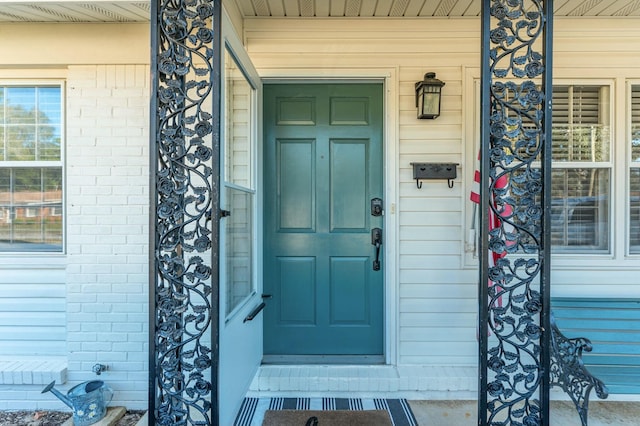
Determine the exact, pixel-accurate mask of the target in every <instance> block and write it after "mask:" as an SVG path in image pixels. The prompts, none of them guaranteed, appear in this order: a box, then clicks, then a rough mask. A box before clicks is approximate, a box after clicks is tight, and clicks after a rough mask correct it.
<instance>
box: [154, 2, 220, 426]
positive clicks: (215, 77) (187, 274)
mask: <svg viewBox="0 0 640 426" xmlns="http://www.w3.org/2000/svg"><path fill="white" fill-rule="evenodd" d="M220 22H221V5H220V1H219V0H152V1H151V52H152V58H151V114H150V116H151V123H150V124H151V132H150V135H151V137H150V138H151V148H150V154H151V165H150V166H151V167H150V178H151V179H150V182H151V183H150V195H151V205H150V209H151V210H150V239H151V241H150V284H151V289H150V304H149V311H150V326H149V334H150V339H149V341H150V347H149V417H150V418H149V424H153V425H171V426H175V425H217V424H218V380H217V378H218V318H219V315H218V310H219V308H218V276H219V273H218V254H219V252H218V240H219V231H218V223H219V221H218V219H219V210H220V209H219V142H220V141H219V138H220V105H219V104H220V52H221V36H220Z"/></svg>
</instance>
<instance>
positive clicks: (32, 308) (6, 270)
mask: <svg viewBox="0 0 640 426" xmlns="http://www.w3.org/2000/svg"><path fill="white" fill-rule="evenodd" d="M50 260H51V259H49V258H47V257H44V258H43V257H41V256H34V259H33V260H31V261H28V262H21V261H20V260H19V259H9V258H7V257H5V258H4V259H2V263H1V266H0V355H12V356H19V355H43V356H55V355H64V354H66V317H65V312H66V304H65V302H66V299H65V294H66V290H65V282H66V273H65V265H64V263H62V261H53V262H51V261H50Z"/></svg>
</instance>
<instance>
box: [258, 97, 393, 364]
mask: <svg viewBox="0 0 640 426" xmlns="http://www.w3.org/2000/svg"><path fill="white" fill-rule="evenodd" d="M264 93H265V97H264V111H265V114H264V123H265V141H264V158H265V199H264V206H265V212H264V239H265V242H264V288H265V293H268V294H270V295H271V296H272V297H271V298H270V299H269V301H268V302H267V307H266V308H265V333H264V339H265V340H264V351H265V354H268V355H381V354H382V344H383V323H384V315H383V272H382V270H377V271H374V270H373V267H372V266H373V260H374V255H375V247H374V246H373V245H372V244H371V229H372V228H374V227H378V228H381V227H382V217H374V216H372V215H371V205H370V202H371V199H372V198H374V197H382V195H383V185H382V85H381V84H292V85H265V92H264Z"/></svg>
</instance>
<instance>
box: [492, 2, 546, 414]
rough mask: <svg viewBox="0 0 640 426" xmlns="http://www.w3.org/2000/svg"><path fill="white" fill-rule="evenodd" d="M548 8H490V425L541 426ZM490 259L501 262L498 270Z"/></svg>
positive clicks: (531, 5) (521, 4)
mask: <svg viewBox="0 0 640 426" xmlns="http://www.w3.org/2000/svg"><path fill="white" fill-rule="evenodd" d="M543 3H544V2H542V1H534V0H532V1H525V0H492V1H491V7H490V9H489V14H490V18H489V22H490V25H489V28H490V31H489V33H488V34H489V37H488V38H489V40H488V44H489V45H490V47H491V48H490V50H489V55H488V60H489V64H488V68H487V71H488V74H487V75H485V77H484V78H487V77H488V76H490V78H491V84H490V85H488V86H487V87H488V89H489V91H490V93H489V94H488V95H489V96H488V99H489V102H488V112H485V113H484V114H486V115H484V116H483V122H485V123H488V124H489V127H490V130H489V132H488V135H487V136H488V145H487V143H486V142H487V139H486V138H485V142H484V143H483V151H482V153H483V156H484V157H485V158H487V157H488V159H487V160H486V161H485V162H484V163H483V165H484V166H486V165H487V164H488V166H489V168H488V172H489V173H488V179H487V183H488V185H489V186H488V188H489V190H488V198H489V199H488V200H487V201H485V202H486V203H487V204H486V205H487V207H488V208H487V211H486V213H485V214H486V220H483V223H488V224H489V225H490V226H489V230H488V234H485V235H484V236H483V239H485V238H486V241H487V242H486V245H484V246H483V247H485V248H487V249H488V250H487V252H488V253H486V254H485V256H486V257H485V259H487V266H485V268H486V269H487V272H486V275H485V274H483V277H486V279H487V281H488V284H489V287H488V289H487V291H486V296H487V298H486V299H485V300H487V304H486V309H487V312H486V313H485V314H484V315H481V324H480V325H481V330H483V332H486V337H484V336H483V339H486V353H484V354H483V353H481V364H483V368H485V373H481V374H484V375H485V376H484V377H485V378H486V389H483V390H482V391H484V392H486V394H485V395H481V398H483V399H484V400H483V401H482V402H484V404H483V403H481V405H480V407H481V410H480V412H479V420H480V424H483V425H525V426H533V425H540V424H543V423H542V422H543V420H542V417H543V416H544V414H543V411H544V407H542V405H541V384H542V383H543V376H542V375H543V374H544V371H545V366H544V365H543V360H542V343H541V342H542V336H543V333H544V331H543V327H542V324H543V322H542V320H541V313H542V312H543V297H542V296H543V295H542V291H543V290H542V289H541V281H542V280H543V278H542V273H543V268H544V267H548V265H545V260H544V259H545V257H544V256H545V254H544V249H543V248H544V241H543V211H544V209H543V206H542V202H543V200H544V197H543V196H542V192H543V188H544V176H543V174H544V169H541V166H540V162H541V160H542V159H543V158H544V149H545V130H544V129H545V127H544V120H545V118H547V117H545V98H546V96H545V93H544V92H543V91H542V89H541V87H543V86H542V84H541V80H542V78H543V77H544V75H543V73H544V72H545V67H544V59H545V58H544V56H543V55H542V54H541V53H540V52H539V51H538V49H539V48H540V45H541V39H543V38H544V36H545V34H544V27H545V11H544V10H543V9H544V8H543ZM485 7H486V6H485ZM484 43H485V45H486V43H487V40H485V41H484ZM485 111H487V109H486V108H485ZM547 119H548V120H549V122H550V121H551V119H550V117H548V118H547ZM485 134H486V133H485ZM490 259H495V263H494V264H493V265H489V263H488V260H490ZM487 281H485V282H487ZM481 294H482V293H481ZM483 318H484V321H486V322H485V323H483V322H482V321H483ZM482 357H485V358H484V359H482ZM485 404H486V405H485Z"/></svg>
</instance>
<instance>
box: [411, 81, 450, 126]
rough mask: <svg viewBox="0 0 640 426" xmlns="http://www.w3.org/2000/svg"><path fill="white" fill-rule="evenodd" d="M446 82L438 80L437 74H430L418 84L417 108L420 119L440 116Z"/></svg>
mask: <svg viewBox="0 0 640 426" xmlns="http://www.w3.org/2000/svg"><path fill="white" fill-rule="evenodd" d="M442 86H444V81H440V80H438V79H437V78H436V73H435V72H428V73H426V74H425V75H424V80H422V81H419V82H417V83H416V107H417V108H418V118H436V117H438V116H439V115H440V99H441V95H442Z"/></svg>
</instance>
